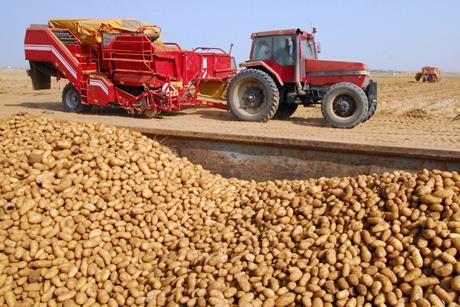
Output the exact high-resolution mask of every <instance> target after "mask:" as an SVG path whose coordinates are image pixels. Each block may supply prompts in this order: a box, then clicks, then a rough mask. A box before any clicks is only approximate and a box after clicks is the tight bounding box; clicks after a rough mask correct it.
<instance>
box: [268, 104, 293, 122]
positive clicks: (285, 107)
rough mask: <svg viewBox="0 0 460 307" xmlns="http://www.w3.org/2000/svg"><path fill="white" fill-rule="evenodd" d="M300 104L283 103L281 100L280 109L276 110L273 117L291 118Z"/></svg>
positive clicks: (280, 118)
mask: <svg viewBox="0 0 460 307" xmlns="http://www.w3.org/2000/svg"><path fill="white" fill-rule="evenodd" d="M298 106H299V105H298V104H296V103H283V102H281V103H280V105H279V106H278V110H277V111H276V113H275V115H274V116H273V119H279V120H285V119H289V117H291V116H292V114H294V113H295V111H296V110H297V107H298Z"/></svg>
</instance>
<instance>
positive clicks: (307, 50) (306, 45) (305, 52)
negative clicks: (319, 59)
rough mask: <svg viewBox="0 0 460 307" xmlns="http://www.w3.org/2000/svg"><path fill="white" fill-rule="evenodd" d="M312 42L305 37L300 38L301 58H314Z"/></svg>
mask: <svg viewBox="0 0 460 307" xmlns="http://www.w3.org/2000/svg"><path fill="white" fill-rule="evenodd" d="M312 44H313V43H312V42H309V41H308V40H306V39H302V59H314V58H315V50H314V48H313V45H312Z"/></svg>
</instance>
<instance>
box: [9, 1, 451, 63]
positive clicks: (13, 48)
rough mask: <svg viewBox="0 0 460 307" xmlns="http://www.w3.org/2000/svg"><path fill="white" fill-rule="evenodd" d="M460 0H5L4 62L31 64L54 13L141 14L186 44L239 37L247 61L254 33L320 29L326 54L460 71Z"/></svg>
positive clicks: (220, 43)
mask: <svg viewBox="0 0 460 307" xmlns="http://www.w3.org/2000/svg"><path fill="white" fill-rule="evenodd" d="M459 12H460V1H458V0H443V1H433V0H418V1H416V0H404V1H400V0H386V1H377V0H375V1H374V0H349V1H345V0H341V1H339V0H331V1H318V0H315V1H311V0H303V1H300V0H299V1H287V0H284V1H279V0H277V1H268V0H265V1H259V0H255V1H252V0H245V1H243V0H233V1H217V0H215V1H213V0H194V1H179V0H176V1H173V0H163V1H153V0H150V1H148V0H134V1H127V0H124V1H120V0H98V1H88V0H77V1H75V0H73V1H67V0H59V1H54V0H40V1H33V0H30V1H25V0H15V1H14V0H12V1H2V9H1V10H0V38H1V42H2V48H1V49H0V67H6V66H13V67H26V66H27V64H26V62H25V61H24V55H23V39H24V31H25V29H26V27H27V26H28V25H29V24H32V23H41V24H44V23H46V22H47V20H48V19H50V18H73V17H80V18H86V17H109V18H117V17H134V18H138V19H140V20H143V21H145V22H150V23H154V24H157V25H159V26H160V27H161V28H162V30H163V37H164V40H165V41H175V42H178V43H179V44H181V45H182V46H183V47H185V48H193V47H195V46H215V47H222V48H224V49H228V47H229V45H230V43H234V44H235V47H234V49H233V50H234V55H235V57H236V59H237V61H238V62H241V61H243V60H246V59H247V57H248V53H249V49H250V44H251V41H250V38H249V37H250V33H251V32H256V31H261V30H273V29H285V28H293V27H301V28H304V29H306V30H310V29H311V25H315V26H316V27H317V28H318V33H317V36H316V38H317V41H319V42H320V43H321V45H322V46H321V47H322V53H321V54H320V57H321V58H323V59H337V60H348V61H360V62H365V63H366V64H368V66H369V67H370V68H373V69H396V70H418V69H419V68H420V67H421V66H425V65H433V66H439V67H441V69H443V70H444V71H452V72H460V15H459Z"/></svg>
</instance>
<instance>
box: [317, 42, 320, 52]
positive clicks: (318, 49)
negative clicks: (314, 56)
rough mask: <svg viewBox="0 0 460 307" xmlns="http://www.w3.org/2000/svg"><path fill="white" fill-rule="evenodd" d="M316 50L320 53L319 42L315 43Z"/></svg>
mask: <svg viewBox="0 0 460 307" xmlns="http://www.w3.org/2000/svg"><path fill="white" fill-rule="evenodd" d="M316 52H317V53H321V44H320V43H317V44H316Z"/></svg>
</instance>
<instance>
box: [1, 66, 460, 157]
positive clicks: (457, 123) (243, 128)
mask: <svg viewBox="0 0 460 307" xmlns="http://www.w3.org/2000/svg"><path fill="white" fill-rule="evenodd" d="M374 79H376V80H377V81H378V82H379V108H378V110H377V113H376V115H375V116H374V117H373V118H372V119H371V120H370V121H368V122H367V123H365V124H361V125H359V126H357V127H355V128H353V129H348V130H341V129H332V128H330V127H328V126H327V123H326V122H325V120H324V119H323V118H322V116H321V111H320V108H319V107H318V106H316V107H312V108H300V109H299V110H298V111H297V112H296V113H295V114H294V116H293V117H292V119H291V120H290V121H270V122H269V123H265V124H263V123H245V122H238V121H235V120H234V118H233V117H232V115H231V114H230V113H227V112H225V111H219V110H212V109H203V108H200V109H198V108H194V109H187V110H183V111H181V112H177V113H174V114H168V115H166V116H163V117H162V118H161V119H145V118H143V117H141V116H132V115H127V114H126V113H125V112H124V111H122V110H108V109H93V110H92V111H91V112H90V113H87V114H71V113H65V112H64V111H63V110H62V107H61V104H60V100H61V97H60V95H61V89H62V88H63V87H64V85H65V80H64V81H61V82H59V83H56V82H55V81H53V89H52V90H48V91H33V90H32V88H31V84H30V80H29V79H28V77H27V75H26V73H25V71H21V70H2V71H0V107H1V110H2V111H1V112H0V116H1V117H6V116H9V115H12V114H16V113H21V112H27V113H30V114H40V115H46V116H49V117H52V118H58V119H67V120H78V121H98V122H101V123H105V124H109V125H114V124H118V125H123V126H131V127H135V126H138V127H139V126H140V127H149V128H160V129H174V130H184V129H187V130H192V131H198V132H217V133H228V134H240V135H254V134H255V135H259V136H272V137H285V138H294V139H313V140H325V141H338V142H352V143H365V144H378V145H396V146H417V147H427V148H446V149H456V150H460V76H446V77H444V79H443V81H442V82H441V83H437V84H428V83H416V82H415V81H413V78H412V76H411V75H401V76H389V75H377V76H375V77H374Z"/></svg>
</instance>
